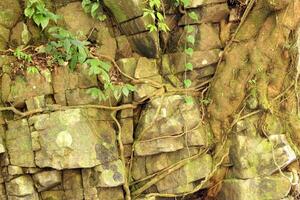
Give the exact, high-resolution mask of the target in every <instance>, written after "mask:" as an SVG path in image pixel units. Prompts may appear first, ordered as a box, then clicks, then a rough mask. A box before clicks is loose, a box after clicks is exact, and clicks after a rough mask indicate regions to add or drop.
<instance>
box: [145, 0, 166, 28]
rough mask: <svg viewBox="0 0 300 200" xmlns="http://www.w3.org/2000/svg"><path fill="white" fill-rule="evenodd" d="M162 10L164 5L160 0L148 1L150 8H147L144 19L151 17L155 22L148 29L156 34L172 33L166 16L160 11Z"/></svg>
mask: <svg viewBox="0 0 300 200" xmlns="http://www.w3.org/2000/svg"><path fill="white" fill-rule="evenodd" d="M160 9H162V4H161V1H160V0H149V1H148V8H145V9H144V10H143V11H144V14H143V17H148V16H150V17H151V19H152V20H153V22H154V23H153V24H148V25H147V27H146V28H147V29H148V30H149V31H150V32H155V31H163V32H168V31H170V28H169V27H168V25H167V24H166V22H165V16H164V14H162V13H161V12H159V11H158V10H160Z"/></svg>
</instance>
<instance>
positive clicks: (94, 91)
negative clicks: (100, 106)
mask: <svg viewBox="0 0 300 200" xmlns="http://www.w3.org/2000/svg"><path fill="white" fill-rule="evenodd" d="M87 93H88V94H90V95H91V96H92V97H93V98H95V99H96V98H99V96H100V93H101V91H100V89H99V88H95V87H94V88H89V89H88V90H87Z"/></svg>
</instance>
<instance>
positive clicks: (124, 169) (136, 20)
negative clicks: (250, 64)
mask: <svg viewBox="0 0 300 200" xmlns="http://www.w3.org/2000/svg"><path fill="white" fill-rule="evenodd" d="M163 2H164V8H165V13H166V19H167V23H168V25H169V27H170V28H171V31H170V32H168V33H157V32H151V33H150V32H148V31H147V30H146V25H147V24H148V23H149V22H151V19H148V18H145V17H142V15H143V9H144V8H145V6H146V5H145V1H137V0H127V1H124V0H104V1H103V3H104V5H105V6H106V9H107V13H109V16H110V17H109V19H107V20H106V21H104V22H100V21H96V20H95V19H93V18H91V17H90V16H89V15H88V14H85V13H84V11H83V9H82V7H81V2H80V1H76V0H52V1H50V0H48V1H47V6H48V7H49V9H51V10H53V11H54V12H56V13H57V14H59V15H60V16H62V19H61V20H60V21H59V24H60V25H62V26H64V27H66V28H67V29H68V30H69V31H71V32H72V33H74V34H78V33H79V32H80V37H82V39H89V40H90V41H91V42H92V43H93V44H94V45H95V47H94V52H95V53H96V54H98V55H103V56H106V57H108V58H109V59H111V60H113V61H115V64H116V65H118V67H119V68H120V69H121V71H122V72H124V73H126V74H127V75H129V76H130V77H133V78H134V79H135V80H146V81H140V82H137V83H136V91H135V92H134V94H133V95H131V96H129V97H128V98H123V99H119V100H115V99H114V98H110V99H109V100H107V101H105V102H103V101H99V100H98V99H97V98H93V97H92V96H91V95H90V94H88V93H87V91H88V89H89V88H91V87H98V85H99V83H100V82H101V79H100V78H99V77H97V76H90V75H89V73H88V70H87V69H86V68H85V67H84V66H78V68H77V69H76V70H75V71H70V70H69V69H68V67H67V66H65V67H52V68H51V67H50V68H41V69H39V73H38V74H30V73H25V74H20V73H19V70H18V68H21V66H18V62H16V58H15V57H13V56H8V55H2V56H1V57H0V66H1V72H2V73H1V99H2V105H3V107H4V106H6V107H9V108H10V109H2V110H4V111H3V112H2V114H1V118H0V123H1V127H0V157H1V160H0V169H1V170H0V197H1V198H0V199H1V200H2V199H3V200H6V199H8V200H39V199H41V200H83V199H85V200H97V199H99V200H111V199H113V200H122V199H125V198H126V192H127V199H129V198H128V191H126V186H128V185H129V186H130V192H131V194H130V196H131V197H132V198H140V199H151V200H152V199H165V198H169V199H174V198H175V197H176V196H182V194H184V195H186V194H189V195H190V194H191V193H195V192H197V191H199V190H200V189H204V190H203V191H205V190H206V189H208V188H211V187H212V186H213V187H214V186H215V185H214V183H213V182H210V181H208V178H209V177H211V176H212V175H213V174H214V173H215V171H216V168H217V166H218V162H217V160H215V156H214V155H215V143H216V141H217V140H218V139H216V138H218V135H217V134H216V132H218V130H219V129H218V130H217V131H215V130H216V128H215V127H216V126H215V124H213V123H212V126H211V124H210V123H209V121H208V120H209V118H208V116H206V112H205V110H206V109H205V106H204V104H203V102H202V101H201V99H202V100H203V94H204V92H206V90H207V88H206V87H204V86H205V85H206V84H207V83H208V82H209V81H210V80H211V78H212V77H213V76H214V74H215V71H216V67H217V66H219V65H218V62H219V60H220V58H221V57H222V53H223V51H224V48H225V45H226V42H228V40H229V39H230V38H229V36H230V34H232V33H234V31H235V30H236V28H237V26H238V24H239V20H240V18H239V12H240V10H239V8H236V7H234V6H232V5H231V4H230V2H231V1H228V2H227V1H226V0H207V1H203V0H193V1H192V3H191V5H190V6H189V7H188V11H195V12H196V13H197V14H198V15H199V16H198V19H199V20H198V21H196V22H191V21H189V19H188V18H187V17H186V15H187V14H186V13H185V14H184V13H181V12H179V11H178V10H177V9H174V8H173V7H172V6H170V5H171V3H170V2H171V1H168V0H166V1H163ZM240 2H243V1H240ZM258 2H259V3H257V5H256V9H257V10H259V9H261V7H259V6H260V3H261V2H265V1H263V0H260V1H258ZM276 2H277V1H275V3H274V5H277V4H276ZM287 2H289V1H287ZM277 3H278V2H277ZM23 4H24V2H23V1H18V0H0V49H3V50H4V49H8V48H14V47H17V46H19V45H22V43H23V42H24V41H22V36H21V34H22V31H23V29H24V27H27V28H28V30H29V35H30V42H29V44H32V45H40V44H42V43H43V42H45V41H46V40H47V34H46V33H45V32H42V31H41V30H39V29H38V27H36V26H35V25H34V23H33V22H32V21H31V20H29V19H26V18H25V17H24V16H23V14H22V13H23V10H24V7H23ZM279 4H280V3H279ZM229 5H230V6H229ZM272 5H273V4H272ZM286 6H287V5H286V4H284V5H282V8H281V7H280V8H277V7H276V8H274V9H273V11H272V12H274V13H275V14H274V15H273V16H275V15H276V14H278V13H279V12H280V11H281V9H283V8H285V7H286ZM288 6H289V7H291V8H292V11H293V12H295V11H296V12H295V13H294V14H295V15H296V16H297V14H298V15H299V12H297V9H298V8H299V1H298V0H295V1H293V3H290V4H289V5H288ZM299 9H300V8H299ZM274 10H275V11H274ZM292 11H291V10H290V12H292ZM281 12H282V11H281ZM284 12H286V10H284ZM268 15H269V13H267V14H261V15H260V16H259V17H261V18H258V19H261V20H257V21H255V20H254V22H255V23H260V22H261V23H263V21H264V19H266V18H267V16H268ZM287 16H289V14H287ZM254 17H256V16H253V18H254ZM296 18H297V17H296ZM298 18H299V17H298ZM247 23H248V22H247ZM294 23H295V24H297V23H296V22H294ZM188 24H189V25H190V26H193V27H194V28H195V30H196V31H195V38H196V41H195V45H194V53H193V56H192V57H191V58H190V62H191V63H193V65H194V70H193V71H191V72H188V73H187V74H186V76H187V77H189V78H190V79H192V80H193V85H192V87H195V88H197V90H196V92H195V93H196V94H195V97H194V102H195V103H194V104H193V105H189V104H186V103H185V100H184V96H185V95H184V93H183V92H182V91H180V90H178V88H179V87H182V82H183V79H184V76H185V73H184V71H185V69H184V63H185V59H186V54H185V53H184V48H185V44H186V41H185V38H186V37H185V35H186V34H187V33H186V31H187V30H186V28H185V27H186V26H187V25H188ZM258 26H259V25H257V24H251V25H249V26H248V27H251V28H252V29H255V28H256V27H258ZM286 26H287V27H288V25H286ZM294 27H296V26H292V27H288V28H286V27H285V28H286V29H289V32H288V33H286V37H287V38H288V36H289V34H290V31H291V30H293V29H294ZM245 29H246V28H244V29H243V30H244V31H245V32H246V34H249V35H251V33H252V32H251V31H252V30H251V29H250V30H245ZM286 29H285V30H284V31H286ZM247 31H248V32H247ZM286 32H287V31H286ZM253 35H255V33H253ZM239 39H240V40H243V38H242V37H241V38H239ZM270 42H272V41H270ZM251 47H253V46H251ZM251 47H249V48H248V47H247V48H248V49H251ZM241 48H242V47H241ZM243 48H246V47H244V46H243ZM253 48H254V47H253ZM275 48H277V47H275ZM235 49H236V52H237V53H236V54H235V55H236V57H235V55H233V56H231V57H230V58H228V60H226V62H227V64H228V63H229V64H228V65H227V67H228V68H229V67H230V66H229V65H232V66H241V64H240V63H238V62H239V60H240V59H246V57H247V55H245V56H244V54H243V50H241V49H239V47H236V48H235ZM250 51H251V50H250ZM270 56H271V55H270ZM44 59H46V61H45V62H47V58H44ZM230 59H232V60H230ZM289 59H290V58H288V59H287V60H289ZM241 61H243V60H241ZM288 64H289V62H286V63H283V65H285V66H286V65H288ZM224 66H226V65H224ZM220 69H221V72H219V73H222V69H224V67H223V68H222V67H221V68H220ZM220 69H218V70H220ZM240 74H242V72H241V73H240ZM235 76H239V75H235ZM220 77H222V76H220ZM225 78H226V77H225V76H224V79H225ZM241 78H242V79H245V80H241V81H246V80H247V81H248V79H247V78H245V76H241ZM122 79H123V80H124V81H128V80H129V79H128V76H122ZM218 81H219V82H218ZM225 82H226V80H223V79H222V78H221V79H217V81H215V82H213V85H212V86H211V87H212V88H217V89H215V91H216V93H212V96H211V98H212V99H213V100H214V102H213V104H211V105H210V107H209V109H210V111H211V112H210V115H211V116H212V118H213V120H214V121H218V120H223V119H224V118H226V117H227V116H229V115H230V114H232V113H229V111H228V113H229V114H228V115H225V114H224V112H225V109H224V106H223V105H222V102H219V101H218V98H219V96H220V94H221V93H223V92H225V93H226V92H227V93H230V92H229V91H224V89H222V88H221V86H220V85H222V84H223V85H226V86H227V85H228V84H227V83H226V84H224V83H225ZM232 85H234V83H232ZM232 85H231V86H232ZM237 87H238V86H236V85H234V88H235V89H236V88H237ZM228 88H230V87H228ZM231 88H232V87H231ZM238 89H239V88H237V90H238ZM222 90H223V91H222ZM232 93H233V92H232ZM201 94H202V96H201ZM236 96H238V95H236ZM226 97H227V96H226V95H225V97H221V98H220V101H222V100H224V101H227V99H226ZM228 99H229V100H228V101H229V104H231V103H230V101H232V102H234V101H233V100H234V98H233V97H232V96H231V97H230V98H228ZM253 101H255V100H253ZM136 102H139V103H138V106H132V107H130V106H129V107H126V108H125V109H122V108H120V109H117V112H112V110H110V109H106V107H108V106H118V105H123V104H126V105H132V104H133V105H136V104H137V103H136ZM215 102H217V103H215ZM214 103H215V104H214ZM227 103H228V102H227ZM250 103H251V102H250ZM252 103H253V102H252ZM234 104H236V105H235V106H238V104H237V103H236V102H234ZM254 104H255V102H254ZM291 104H292V103H291ZM93 105H97V106H99V105H100V107H97V106H93ZM249 105H250V108H251V105H253V104H249ZM214 106H216V107H217V108H218V109H221V111H218V112H220V113H221V114H219V115H218V112H217V111H215V110H214V109H215V108H214ZM222 106H223V107H222ZM255 108H257V107H255V106H253V108H252V110H251V109H250V110H249V113H250V114H251V112H252V111H253V110H255ZM293 108H295V106H294V107H293ZM16 109H17V110H16ZM216 110H217V109H216ZM229 110H230V109H229ZM232 110H233V109H232ZM225 113H227V110H226V112H225ZM223 115H224V116H223ZM211 116H209V117H211ZM223 117H224V118H223ZM116 119H117V121H116ZM264 120H265V121H264V122H265V127H264V128H265V133H266V134H267V135H268V136H269V137H264V136H263V135H261V134H260V132H259V131H258V126H259V124H260V121H261V118H260V116H257V115H251V116H250V117H249V118H248V117H247V118H245V119H241V120H238V122H237V123H235V124H234V127H233V131H232V132H233V133H234V134H233V135H232V136H231V137H230V141H231V143H232V145H231V148H230V152H229V157H230V162H228V163H225V164H227V165H228V166H230V170H229V173H228V174H227V176H226V179H225V180H224V183H223V187H222V189H221V192H220V193H219V194H218V196H217V199H219V200H249V199H253V200H265V199H268V200H269V199H270V200H271V199H272V200H280V199H293V197H292V194H291V193H292V192H291V191H296V190H295V188H296V189H297V187H298V182H297V178H298V172H297V170H296V171H295V168H291V169H289V168H288V169H287V166H291V163H292V166H297V165H298V163H296V162H297V161H296V160H297V157H298V150H297V147H296V146H295V145H293V143H292V144H291V143H290V141H289V137H287V136H286V135H287V134H286V131H287V128H286V127H284V125H283V123H282V119H279V118H278V117H274V115H271V114H270V115H266V117H265V118H264ZM224 121H225V120H224ZM118 125H120V127H121V129H120V128H119V127H118ZM221 130H223V129H221ZM120 134H121V135H120ZM118 136H121V139H122V144H123V145H124V150H123V151H120V149H119V147H120V144H119V143H120V141H119V140H118ZM122 154H123V155H122ZM123 156H124V157H125V163H124V162H123V159H122V158H123ZM296 168H297V167H296ZM286 169H287V170H286ZM203 180H205V181H203ZM292 189H293V190H292ZM146 194H151V195H150V196H147V197H144V196H145V195H146ZM189 195H188V197H189V198H191V199H193V198H194V197H193V196H189ZM199 195H200V194H198V197H195V198H200V197H199Z"/></svg>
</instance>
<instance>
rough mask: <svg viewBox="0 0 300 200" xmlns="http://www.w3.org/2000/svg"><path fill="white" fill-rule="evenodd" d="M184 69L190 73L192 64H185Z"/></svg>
mask: <svg viewBox="0 0 300 200" xmlns="http://www.w3.org/2000/svg"><path fill="white" fill-rule="evenodd" d="M185 68H186V69H187V70H190V71H192V70H193V64H192V63H190V62H188V63H186V64H185Z"/></svg>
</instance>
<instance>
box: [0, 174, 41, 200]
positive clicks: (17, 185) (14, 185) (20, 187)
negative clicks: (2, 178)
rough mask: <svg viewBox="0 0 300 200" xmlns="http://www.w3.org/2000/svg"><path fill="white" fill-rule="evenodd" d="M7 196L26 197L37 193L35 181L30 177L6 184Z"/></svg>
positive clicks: (18, 178)
mask: <svg viewBox="0 0 300 200" xmlns="http://www.w3.org/2000/svg"><path fill="white" fill-rule="evenodd" d="M5 184H6V190H7V194H8V195H10V196H19V197H22V196H26V195H32V194H34V193H35V190H34V185H33V181H32V179H31V177H30V176H28V175H25V176H19V177H17V178H15V179H13V180H11V181H9V182H6V183H5Z"/></svg>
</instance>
